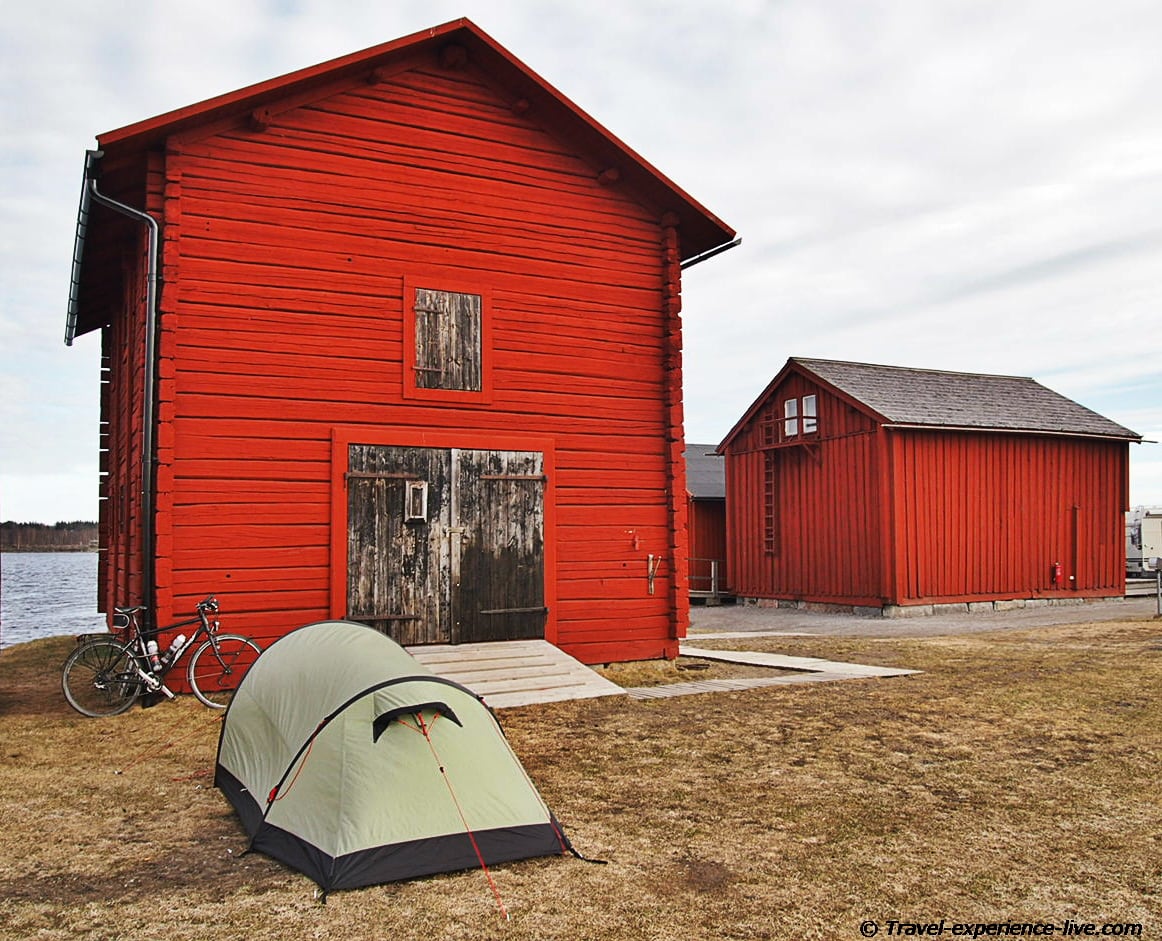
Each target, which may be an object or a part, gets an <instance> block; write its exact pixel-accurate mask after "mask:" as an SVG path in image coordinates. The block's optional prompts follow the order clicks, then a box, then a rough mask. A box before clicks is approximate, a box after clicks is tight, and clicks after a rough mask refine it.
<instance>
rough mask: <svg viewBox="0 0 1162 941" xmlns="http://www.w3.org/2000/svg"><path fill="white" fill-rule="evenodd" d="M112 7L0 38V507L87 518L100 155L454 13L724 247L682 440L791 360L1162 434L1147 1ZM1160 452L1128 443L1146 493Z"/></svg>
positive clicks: (693, 290) (701, 309)
mask: <svg viewBox="0 0 1162 941" xmlns="http://www.w3.org/2000/svg"><path fill="white" fill-rule="evenodd" d="M115 6H116V10H113V9H110V8H109V5H104V6H102V5H96V6H95V5H93V4H83V3H80V2H79V0H65V2H60V3H54V4H52V5H49V4H23V5H16V6H15V7H14V8H13V9H12V10H10V11H7V12H6V29H5V32H4V34H3V35H2V36H0V79H3V81H4V83H5V87H6V88H7V89H8V94H7V95H6V96H5V97H4V99H3V101H2V102H0V109H2V110H0V132H2V135H3V141H4V143H3V145H2V146H0V196H2V199H3V205H4V207H5V211H4V213H3V214H2V215H0V283H2V284H3V292H2V293H0V344H2V345H3V348H4V349H5V350H6V351H8V352H9V355H8V356H7V357H6V360H5V363H4V365H3V366H2V367H0V393H3V401H2V402H0V420H2V423H3V427H0V516H6V517H10V518H17V519H27V518H32V516H43V517H44V518H45V519H48V518H50V517H52V516H54V514H52V513H50V512H49V511H48V509H46V508H45V506H46V505H45V503H44V501H45V500H52V499H56V500H57V501H59V502H60V503H61V505H65V501H66V500H72V499H74V495H75V499H76V500H77V501H78V502H79V505H81V506H85V505H88V506H91V507H92V508H93V510H92V513H89V514H74V513H72V512H70V513H66V514H63V516H72V515H93V513H95V477H94V473H95V471H94V470H93V469H92V468H93V466H94V465H95V454H94V455H93V458H92V460H88V459H86V460H81V461H79V463H78V458H77V454H79V453H82V452H83V451H85V449H87V448H88V447H89V444H88V443H87V442H88V441H91V442H92V447H93V448H94V449H95V440H96V417H95V415H96V404H95V403H96V395H97V389H96V361H97V350H96V344H95V343H86V342H85V340H84V339H83V340H82V341H80V342H79V343H78V345H77V346H76V347H74V348H73V349H70V350H66V349H65V348H64V347H63V345H62V344H61V335H62V332H63V324H64V308H65V299H66V297H67V290H68V272H69V262H70V254H71V249H72V237H73V226H74V224H75V214H76V203H77V195H78V188H79V185H80V175H81V166H82V160H83V157H84V150H85V149H86V148H87V147H91V146H93V144H94V138H95V136H96V135H97V134H98V133H100V132H103V131H107V130H112V129H115V128H117V127H120V126H123V125H125V124H128V123H132V122H134V121H137V120H141V119H144V118H147V117H151V116H153V115H155V114H158V113H161V112H164V111H167V110H171V109H174V108H178V107H182V106H185V105H187V104H191V103H193V102H196V101H199V100H202V99H204V98H207V97H210V96H213V95H217V94H220V93H223V92H227V91H230V90H232V89H234V88H236V87H240V86H242V85H245V84H248V83H251V82H256V81H261V80H263V79H266V78H269V77H273V76H275V75H279V74H283V73H285V72H288V71H292V70H294V69H297V68H301V67H305V66H309V65H312V64H315V63H317V62H320V61H323V60H325V59H328V58H332V57H335V56H339V55H343V54H346V53H349V52H354V51H356V50H359V49H362V48H366V47H368V46H371V45H374V44H377V43H380V42H384V41H386V40H389V39H394V38H396V37H399V36H402V35H405V34H408V33H411V32H414V31H417V30H420V29H423V28H426V27H429V26H433V25H437V24H439V23H443V22H446V21H448V20H452V19H455V18H457V17H459V16H461V15H467V16H469V17H470V18H471V19H473V20H474V21H475V22H476V23H477V24H478V25H479V26H481V27H482V28H483V29H485V30H486V31H487V32H489V33H490V34H491V35H493V36H494V37H495V38H496V39H497V41H499V42H501V43H502V44H503V45H505V46H506V47H507V48H508V49H509V50H510V51H511V52H512V53H513V54H514V55H516V56H517V57H518V58H520V59H522V60H523V61H525V62H526V63H527V64H528V65H529V66H530V67H532V68H533V69H534V70H535V71H537V72H538V73H540V74H541V75H542V76H543V77H544V78H546V79H547V80H548V81H549V82H551V83H552V84H554V85H555V86H557V87H558V88H559V89H560V90H561V91H562V92H564V93H565V94H566V95H568V96H570V97H571V98H573V99H574V100H575V101H576V102H577V103H578V104H579V105H580V106H581V107H582V108H584V109H586V110H587V111H589V112H590V113H591V114H592V115H593V117H594V118H595V119H596V120H597V121H599V122H601V123H602V124H604V125H605V126H606V127H608V128H609V129H610V130H611V131H612V132H613V133H615V134H616V135H618V136H619V137H621V138H622V139H623V140H625V141H626V142H627V143H628V144H629V145H630V146H632V147H634V148H635V149H637V150H638V151H639V152H640V153H641V154H642V155H643V156H644V157H645V158H646V159H647V160H649V161H650V162H652V163H654V164H655V165H656V166H658V167H659V168H660V169H661V170H662V171H663V172H665V173H667V174H668V175H670V176H671V177H672V178H673V179H674V180H675V181H676V182H677V183H678V184H679V185H680V186H682V187H683V188H684V189H686V190H687V191H688V192H690V193H691V194H692V195H693V196H694V197H695V198H697V199H698V200H700V201H701V202H703V203H704V204H705V205H706V206H707V207H709V208H710V209H711V210H712V211H714V212H715V213H716V214H718V215H719V216H721V217H722V218H723V219H725V220H726V221H727V222H728V223H730V224H731V225H733V226H734V227H736V228H737V229H738V230H739V232H740V234H741V235H742V236H743V240H744V241H743V246H742V247H741V248H738V249H735V250H733V251H731V252H728V253H726V254H725V255H722V256H720V257H718V258H715V259H713V260H712V261H709V262H707V263H706V264H705V265H700V266H698V267H696V268H692V269H689V270H688V272H687V275H686V284H685V322H686V332H685V338H686V354H685V370H686V379H687V386H686V397H687V401H686V414H687V422H688V433H689V435H690V437H691V438H692V439H694V440H711V441H712V440H717V439H718V438H719V437H721V436H722V435H723V434H725V432H726V431H727V430H728V429H729V428H730V427H731V425H732V424H733V423H734V421H735V420H736V419H737V418H738V417H739V415H740V414H741V412H742V410H743V409H744V408H745V407H746V406H747V405H749V404H750V402H751V400H752V399H753V398H754V396H755V395H757V394H758V392H760V391H761V390H762V388H763V387H764V386H765V385H766V383H767V381H768V380H769V379H770V378H771V377H772V376H773V375H774V373H775V372H776V371H777V370H778V368H779V367H780V366H781V365H782V363H783V362H784V360H785V359H786V357H787V356H789V355H806V356H824V357H828V356H830V357H836V358H851V359H860V360H865V361H872V362H884V363H897V364H902V365H915V366H932V367H937V368H951V369H966V370H979V371H996V372H1005V373H1016V374H1020V375H1032V376H1033V377H1035V378H1037V379H1039V380H1040V381H1042V382H1044V383H1045V384H1046V385H1049V386H1050V387H1051V388H1054V389H1057V391H1060V392H1062V393H1064V394H1067V395H1070V396H1071V397H1074V398H1076V399H1078V400H1079V401H1081V402H1083V404H1086V405H1089V406H1090V407H1091V408H1095V409H1096V410H1098V411H1101V412H1103V414H1107V415H1109V416H1110V417H1111V418H1114V419H1115V420H1117V421H1120V422H1122V423H1123V424H1126V425H1128V426H1129V427H1131V428H1133V429H1134V430H1136V431H1139V432H1141V433H1142V434H1145V435H1147V436H1148V437H1150V436H1153V437H1156V438H1157V437H1162V430H1160V429H1162V368H1160V364H1162V331H1159V330H1157V328H1156V324H1157V322H1158V312H1157V311H1158V306H1159V304H1158V296H1159V287H1158V278H1157V272H1158V271H1162V226H1160V225H1159V224H1158V223H1157V222H1156V218H1155V217H1156V207H1157V206H1158V205H1159V204H1162V157H1160V154H1162V125H1159V123H1158V121H1157V103H1156V96H1157V89H1158V88H1159V87H1162V57H1159V56H1158V54H1157V49H1156V37H1157V36H1158V35H1159V34H1160V31H1162V30H1160V28H1162V7H1158V6H1157V4H1155V3H1153V2H1146V0H1142V2H1139V0H1110V2H1106V3H1103V4H1098V5H1094V4H1092V3H1083V2H1081V0H1063V2H1049V0H958V2H957V0H954V2H942V3H939V4H933V3H931V2H928V0H871V2H867V0H829V2H826V3H819V2H817V0H785V2H780V3H777V4H776V3H770V2H766V0H739V2H735V3H731V4H726V5H719V6H712V5H708V4H706V3H704V2H699V0H642V2H635V3H624V2H612V0H607V2H602V0H560V2H557V3H554V4H553V6H552V12H551V15H550V13H549V12H547V10H546V7H545V5H544V4H543V3H539V2H536V0H474V2H470V3H468V4H464V3H462V2H460V0H457V2H456V3H452V2H449V0H431V2H418V0H393V2H390V3H383V2H379V0H338V2H330V0H231V2H228V3H227V2H224V0H204V2H200V3H196V4H195V3H193V2H172V3H165V4H159V3H152V2H148V0H122V2H121V3H119V4H115ZM85 339H92V338H85ZM13 351H15V355H14V353H13ZM1160 450H1162V445H1160V446H1149V445H1143V446H1141V447H1136V448H1134V449H1132V455H1133V457H1132V461H1133V464H1132V471H1131V489H1132V492H1133V495H1134V496H1133V499H1134V500H1135V501H1136V502H1149V503H1159V504H1162V458H1157V457H1154V456H1153V455H1154V454H1155V452H1158V451H1160ZM65 468H75V469H73V470H72V471H70V472H66V471H65ZM49 473H52V474H54V475H56V476H54V477H53V478H52V479H51V481H48V478H46V477H45V475H46V474H49ZM37 481H48V482H47V483H45V484H43V485H42V484H39V483H37ZM49 506H51V504H49ZM63 516H62V518H63Z"/></svg>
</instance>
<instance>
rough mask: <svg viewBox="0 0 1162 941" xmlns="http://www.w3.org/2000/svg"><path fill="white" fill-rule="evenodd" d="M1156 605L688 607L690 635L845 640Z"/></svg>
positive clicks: (1053, 621) (1102, 616)
mask: <svg viewBox="0 0 1162 941" xmlns="http://www.w3.org/2000/svg"><path fill="white" fill-rule="evenodd" d="M1157 607H1158V603H1157V599H1156V598H1154V597H1147V598H1127V599H1125V600H1124V601H1094V602H1089V603H1085V604H1072V605H1042V606H1038V607H1032V608H1017V609H1015V610H1012V611H991V612H982V613H973V614H968V613H944V612H942V613H940V614H933V615H929V616H926V617H905V618H882V617H861V616H858V615H852V614H831V613H822V612H818V611H800V610H796V609H794V608H759V607H754V606H751V605H722V606H719V607H708V606H704V605H691V608H690V634H691V635H694V634H709V633H719V632H723V631H774V632H785V633H788V634H821V635H831V636H848V637H852V636H854V637H934V636H938V635H941V634H967V633H976V632H981V631H1000V630H1005V629H1017V630H1020V629H1023V628H1029V627H1052V626H1055V625H1059V624H1087V623H1093V622H1097V621H1124V620H1129V619H1138V618H1143V617H1153V616H1154V615H1155V613H1156V611H1157Z"/></svg>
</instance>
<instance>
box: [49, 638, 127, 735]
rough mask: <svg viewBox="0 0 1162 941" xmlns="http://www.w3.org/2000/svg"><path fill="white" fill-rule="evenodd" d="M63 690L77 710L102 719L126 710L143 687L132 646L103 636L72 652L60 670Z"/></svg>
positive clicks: (84, 714) (82, 713)
mask: <svg viewBox="0 0 1162 941" xmlns="http://www.w3.org/2000/svg"><path fill="white" fill-rule="evenodd" d="M61 689H62V690H63V692H64V694H65V699H67V700H68V703H69V705H70V706H72V707H73V708H74V709H76V710H77V712H79V713H80V714H81V715H83V716H89V717H91V718H94V719H99V718H102V717H103V716H115V715H119V714H120V713H122V712H124V711H125V710H126V709H128V708H129V707H130V706H132V705H133V702H134V700H135V699H137V697H138V696H140V695H141V693H142V689H143V687H142V682H141V677H140V676H139V675H138V673H137V665H136V663H135V662H134V659H133V653H132V652H131V651H130V649H129V648H128V647H127V646H126V645H124V644H119V643H117V641H115V640H113V639H111V638H110V639H108V640H106V639H104V638H101V639H99V640H91V641H87V642H85V643H83V644H81V645H80V646H79V647H77V649H76V650H74V651H73V652H72V653H71V654H69V656H68V659H67V660H65V665H64V668H63V669H62V672H61Z"/></svg>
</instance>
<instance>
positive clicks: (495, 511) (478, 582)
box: [452, 450, 548, 643]
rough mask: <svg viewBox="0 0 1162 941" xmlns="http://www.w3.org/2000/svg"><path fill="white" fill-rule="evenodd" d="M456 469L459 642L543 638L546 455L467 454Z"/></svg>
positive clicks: (455, 462) (457, 457)
mask: <svg viewBox="0 0 1162 941" xmlns="http://www.w3.org/2000/svg"><path fill="white" fill-rule="evenodd" d="M452 467H453V481H454V486H453V493H454V494H455V496H454V499H453V517H452V519H453V521H454V526H453V529H454V531H458V536H459V538H458V539H455V540H454V542H459V550H460V551H459V554H458V558H456V553H453V557H454V558H455V564H456V566H457V570H456V571H455V572H454V574H453V580H452V591H453V595H452V612H453V625H452V637H453V642H454V643H470V642H477V641H490V640H517V639H525V638H539V637H544V636H545V619H546V615H547V614H548V610H547V608H546V607H545V561H544V519H545V500H544V497H545V475H544V456H543V455H542V454H541V453H539V452H536V451H483V450H482V451H476V450H460V451H457V452H454V454H453V458H452Z"/></svg>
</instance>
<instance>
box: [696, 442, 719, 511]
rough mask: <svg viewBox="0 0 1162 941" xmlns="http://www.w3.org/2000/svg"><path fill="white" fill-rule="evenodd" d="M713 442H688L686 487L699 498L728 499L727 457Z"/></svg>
mask: <svg viewBox="0 0 1162 941" xmlns="http://www.w3.org/2000/svg"><path fill="white" fill-rule="evenodd" d="M715 447H716V445H713V444H690V443H688V442H687V444H686V489H687V490H689V491H690V493H691V494H692V495H693V496H694V498H695V499H698V500H725V499H726V459H725V458H724V457H722V456H721V455H718V454H715V453H714V449H715Z"/></svg>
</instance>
